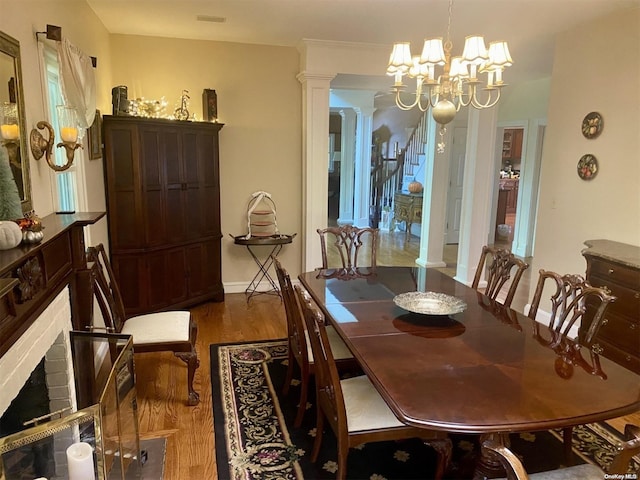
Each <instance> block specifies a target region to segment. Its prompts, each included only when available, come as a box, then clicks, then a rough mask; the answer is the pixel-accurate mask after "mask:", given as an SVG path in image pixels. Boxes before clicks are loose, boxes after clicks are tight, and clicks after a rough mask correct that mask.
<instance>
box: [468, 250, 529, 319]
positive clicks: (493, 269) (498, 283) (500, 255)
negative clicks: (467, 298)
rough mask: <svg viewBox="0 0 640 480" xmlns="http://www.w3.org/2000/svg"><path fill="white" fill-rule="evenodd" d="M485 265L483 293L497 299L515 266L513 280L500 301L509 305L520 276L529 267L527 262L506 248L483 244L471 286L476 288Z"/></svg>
mask: <svg viewBox="0 0 640 480" xmlns="http://www.w3.org/2000/svg"><path fill="white" fill-rule="evenodd" d="M485 266H486V275H487V278H486V281H487V286H486V287H485V288H484V291H483V293H484V294H485V295H486V296H487V297H489V298H491V299H492V300H497V297H498V295H499V294H500V292H501V291H502V289H503V287H504V286H505V285H506V284H507V282H508V281H509V279H510V278H511V272H512V270H513V269H514V268H515V273H514V275H513V280H511V283H510V284H509V288H508V289H507V296H506V298H505V300H504V302H502V304H503V305H504V306H505V307H510V306H511V302H512V301H513V297H514V295H515V294H516V289H517V288H518V284H519V283H520V278H522V274H523V273H524V271H525V270H526V269H527V268H529V264H528V263H526V262H524V261H522V260H520V259H519V258H516V257H515V256H514V254H513V253H511V252H510V251H509V250H507V249H504V248H498V247H492V246H489V245H485V246H484V247H482V252H481V254H480V260H479V261H478V268H477V269H476V274H475V276H474V278H473V282H472V283H471V288H474V289H476V290H478V286H479V285H480V279H481V278H482V275H483V273H484V272H485Z"/></svg>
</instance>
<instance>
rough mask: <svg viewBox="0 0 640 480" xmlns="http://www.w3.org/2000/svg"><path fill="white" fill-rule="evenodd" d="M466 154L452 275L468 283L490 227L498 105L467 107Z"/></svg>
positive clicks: (496, 174) (494, 181) (473, 273)
mask: <svg viewBox="0 0 640 480" xmlns="http://www.w3.org/2000/svg"><path fill="white" fill-rule="evenodd" d="M468 110H469V114H468V115H469V124H468V134H467V154H466V160H465V166H464V192H463V194H462V212H461V220H460V243H459V244H458V268H457V271H456V276H455V279H456V280H458V281H460V282H462V283H466V284H467V285H470V284H471V282H472V281H473V277H474V275H475V273H476V268H477V267H478V260H479V258H480V252H481V251H482V247H483V246H484V245H486V244H487V243H488V240H489V233H490V230H491V213H492V212H491V205H492V202H491V201H490V199H491V198H493V191H494V189H495V188H496V186H495V185H496V179H497V176H498V172H497V170H496V168H495V161H494V159H495V146H496V136H495V131H496V119H497V109H496V108H495V107H494V108H488V109H485V110H477V109H475V108H472V107H468Z"/></svg>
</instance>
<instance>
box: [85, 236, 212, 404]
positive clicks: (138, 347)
mask: <svg viewBox="0 0 640 480" xmlns="http://www.w3.org/2000/svg"><path fill="white" fill-rule="evenodd" d="M87 261H88V262H90V263H92V264H93V266H94V267H95V268H94V269H93V271H94V282H93V290H94V294H95V297H96V299H97V302H98V305H99V307H100V311H101V313H102V316H103V318H104V322H105V326H106V327H107V328H108V329H110V330H113V331H114V332H116V333H123V334H125V335H131V336H132V337H133V349H134V352H135V353H145V352H165V351H170V352H173V353H174V354H175V356H176V357H178V358H179V359H181V360H182V361H184V362H185V363H186V364H187V388H188V391H189V396H188V400H187V404H188V405H190V406H193V405H197V404H198V403H199V402H200V396H199V395H198V393H197V392H196V391H195V390H194V388H193V379H194V376H195V371H196V369H197V368H198V366H199V365H200V361H199V360H198V354H197V353H196V348H195V344H196V335H197V326H196V323H195V321H194V320H193V318H192V317H191V313H190V312H189V311H169V312H158V313H148V314H145V315H138V316H135V317H131V318H126V315H125V310H124V304H123V302H122V297H121V295H120V289H119V288H118V284H117V283H116V281H115V277H114V274H113V270H112V268H111V264H110V263H109V259H108V258H107V255H106V253H105V250H104V246H103V245H102V244H98V245H96V246H94V247H89V248H88V249H87Z"/></svg>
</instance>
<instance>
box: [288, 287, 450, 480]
mask: <svg viewBox="0 0 640 480" xmlns="http://www.w3.org/2000/svg"><path fill="white" fill-rule="evenodd" d="M294 288H295V292H296V296H297V298H298V300H299V302H300V306H301V309H302V317H303V318H304V321H305V325H306V327H307V331H308V332H309V340H310V343H311V349H312V351H313V355H314V359H315V362H316V375H315V384H316V411H317V417H316V437H315V440H314V444H313V450H312V452H311V461H312V462H315V461H316V460H317V459H318V454H319V452H320V446H321V444H322V437H323V430H324V425H325V420H326V422H327V423H328V424H329V426H330V427H331V429H332V430H333V432H334V434H335V436H336V438H337V441H338V442H337V443H338V470H337V472H336V478H337V479H339V480H342V479H345V478H346V475H347V456H348V454H349V449H350V448H352V447H356V446H358V445H361V444H364V443H368V442H379V441H386V440H401V439H407V438H421V439H422V440H423V441H424V442H425V443H427V444H430V445H431V446H433V447H434V448H435V450H436V452H437V453H438V465H437V467H436V478H441V477H442V474H443V473H444V469H445V466H446V465H447V463H448V459H449V458H450V452H451V442H450V440H449V438H448V436H447V434H446V433H445V432H437V431H431V430H427V429H422V428H417V427H412V426H409V425H405V424H404V423H402V422H400V420H398V418H397V417H396V416H395V415H394V414H393V412H392V411H391V409H390V408H389V406H388V405H387V404H386V402H385V401H384V399H383V398H382V396H381V395H380V394H379V393H378V391H377V390H376V389H375V387H374V386H373V384H372V383H371V381H370V380H369V378H368V377H367V376H366V375H358V376H354V377H350V378H346V379H342V380H341V379H340V377H339V375H338V369H337V367H336V363H335V360H334V356H333V351H332V348H331V344H330V342H329V337H328V335H327V328H326V327H325V323H324V319H323V318H322V316H321V315H320V312H318V310H317V309H315V308H314V307H313V306H312V305H311V301H310V299H308V298H307V297H306V296H305V295H304V293H303V290H302V288H301V287H300V286H299V285H296V286H295V287H294Z"/></svg>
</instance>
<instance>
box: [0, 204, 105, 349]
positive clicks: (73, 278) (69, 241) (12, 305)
mask: <svg viewBox="0 0 640 480" xmlns="http://www.w3.org/2000/svg"><path fill="white" fill-rule="evenodd" d="M104 215H105V213H104V212H88V213H75V214H64V215H58V214H52V215H48V216H46V217H44V218H43V219H42V225H43V226H44V239H43V240H42V242H40V243H39V244H37V245H21V246H18V247H16V248H13V249H11V250H3V251H0V357H2V356H3V355H4V354H5V353H6V352H7V351H8V350H9V348H11V346H12V345H13V344H14V343H15V342H16V340H17V339H19V338H20V336H21V335H22V334H23V333H24V332H25V331H26V330H27V329H28V328H29V327H30V326H31V325H32V324H33V322H34V321H35V320H36V319H37V318H38V315H40V313H42V311H43V310H44V309H45V308H46V307H47V305H48V304H49V303H50V302H51V301H52V300H53V299H54V298H55V297H56V295H58V293H60V291H61V290H62V289H63V288H65V287H66V286H67V285H69V287H70V295H71V314H72V322H73V328H74V329H76V330H83V329H84V327H85V326H86V325H89V324H90V322H91V314H92V301H91V298H92V297H91V282H90V277H89V275H90V274H89V271H88V270H87V261H86V257H85V245H84V232H83V228H84V227H85V226H86V225H92V224H94V223H96V222H97V221H98V220H100V219H101V218H102V217H103V216H104Z"/></svg>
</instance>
